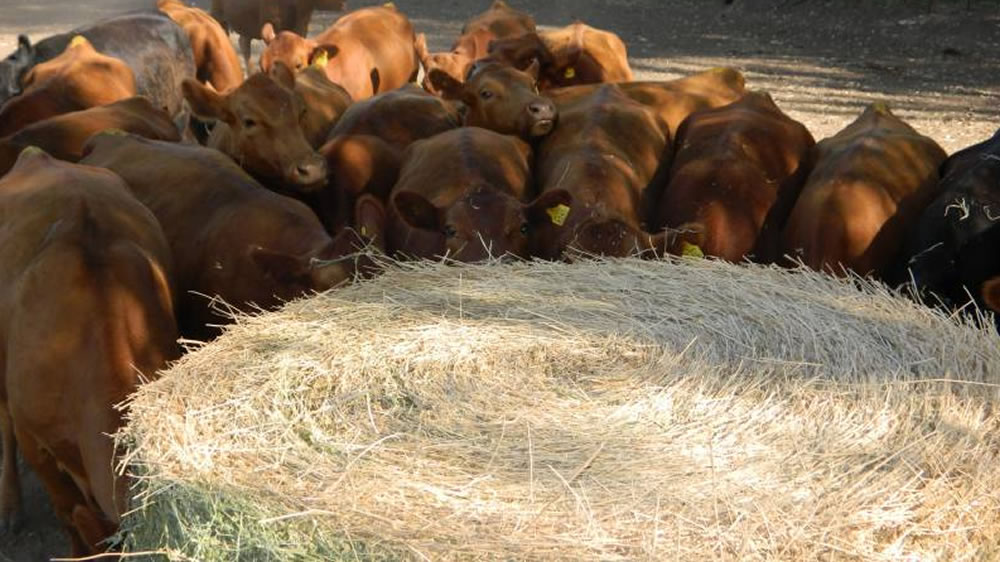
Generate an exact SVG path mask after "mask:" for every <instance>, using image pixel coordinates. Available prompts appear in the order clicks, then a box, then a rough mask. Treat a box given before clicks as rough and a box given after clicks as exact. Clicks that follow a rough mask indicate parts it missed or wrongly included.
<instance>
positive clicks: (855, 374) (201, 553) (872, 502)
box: [120, 259, 1000, 561]
mask: <svg viewBox="0 0 1000 562" xmlns="http://www.w3.org/2000/svg"><path fill="white" fill-rule="evenodd" d="M998 375H1000V339H998V338H997V336H996V335H995V334H993V333H992V331H990V330H988V329H982V328H978V327H976V326H973V325H970V324H962V323H961V322H960V321H957V320H954V319H949V318H947V317H946V316H944V315H942V314H941V313H939V312H936V311H933V310H930V309H928V308H924V307H921V306H918V305H916V304H914V303H911V302H909V301H906V300H903V299H901V298H898V297H896V296H894V295H892V294H890V293H889V292H888V291H886V290H885V289H883V288H881V287H879V286H877V285H871V284H868V283H867V282H864V281H861V280H857V279H854V280H846V281H845V280H838V279H834V278H831V277H828V276H826V275H822V274H818V273H813V272H808V271H792V272H790V271H785V270H779V269H774V268H764V267H756V266H736V265H730V264H726V263H720V262H715V261H708V260H691V259H683V260H681V261H680V262H668V261H639V260H606V261H586V262H582V263H576V264H561V263H530V264H527V263H517V264H504V265H500V264H493V265H481V266H444V265H440V264H426V263H424V264H410V265H398V266H395V267H393V268H391V269H390V271H389V272H388V273H387V274H385V275H383V276H381V277H379V278H377V279H375V280H372V281H370V282H366V283H362V284H358V285H355V286H352V287H349V288H346V289H343V290H340V291H336V292H331V293H327V294H323V295H319V296H316V297H313V298H309V299H304V300H300V301H297V302H293V303H290V304H288V305H287V306H285V307H284V309H283V310H280V311H278V312H274V313H269V314H263V315H260V316H256V317H247V318H241V319H239V322H238V323H237V324H236V325H235V326H233V327H232V328H231V329H230V330H229V331H228V332H227V333H226V334H225V335H224V336H223V337H221V338H219V339H218V340H217V341H215V342H214V343H212V344H210V345H207V346H205V347H204V348H202V349H200V350H199V351H196V352H193V353H190V354H189V355H187V356H186V357H184V358H183V359H181V360H180V361H179V362H178V363H177V364H176V365H175V366H174V367H173V368H172V369H171V370H170V371H168V372H167V373H165V375H164V376H163V378H162V379H160V380H158V381H156V382H154V383H151V384H148V385H145V386H144V387H143V388H142V389H141V390H140V391H139V392H138V394H137V395H136V396H135V397H134V399H133V401H132V403H131V412H130V423H129V425H128V426H127V428H126V429H125V430H124V431H123V434H122V435H121V436H120V437H121V438H122V439H123V440H124V443H125V444H126V445H127V446H128V449H129V452H128V455H127V456H126V459H125V463H124V464H125V465H126V468H127V469H128V470H129V471H130V472H132V473H133V474H134V475H135V477H136V490H135V492H136V495H135V502H136V509H135V511H134V512H133V513H131V514H130V515H129V516H128V517H127V518H126V521H125V525H124V527H125V529H126V530H127V531H128V535H127V548H128V550H129V551H133V552H135V551H160V552H163V553H165V554H166V555H167V556H168V557H169V558H171V559H176V560H189V559H196V560H220V561H221V560H226V561H231V560H255V561H256V560H331V559H340V558H350V559H394V560H398V559H415V560H450V559H478V558H486V559H507V560H511V559H517V560H531V559H545V560H550V559H572V560H580V559H601V560H616V559H627V560H635V559H643V558H645V559H657V560H692V559H704V558H712V559H736V558H739V559H767V560H802V559H811V560H814V559H829V558H842V557H861V558H866V559H886V560H890V559H891V560H900V559H904V558H907V557H916V558H914V559H921V560H924V559H957V558H962V559H968V558H973V559H982V558H992V557H995V556H997V555H1000V551H998V547H997V543H996V537H997V536H998V535H1000V472H998V471H997V463H996V460H997V459H996V457H997V452H998V451H1000V438H998V434H997V431H996V428H997V426H998V421H1000V417H998V414H997V412H996V411H995V409H994V407H993V405H994V401H995V399H996V397H997V388H998V387H997V383H998V382H1000V377H998ZM907 559H909V558H907Z"/></svg>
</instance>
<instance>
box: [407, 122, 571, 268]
mask: <svg viewBox="0 0 1000 562" xmlns="http://www.w3.org/2000/svg"><path fill="white" fill-rule="evenodd" d="M530 162H531V147H530V146H529V145H528V144H527V143H525V142H524V141H522V140H520V139H518V138H517V137H512V136H507V135H501V134H498V133H494V132H492V131H488V130H486V129H480V128H478V127H462V128H459V129H453V130H451V131H446V132H444V133H441V134H439V135H437V136H434V137H431V138H429V139H425V140H421V141H417V142H415V143H413V144H412V145H411V146H410V148H409V149H407V151H406V154H405V155H404V163H403V167H402V169H401V170H400V174H399V182H398V183H397V184H396V186H395V187H394V188H393V191H392V197H391V199H390V201H391V203H390V205H389V234H388V236H389V241H388V244H389V247H390V249H391V250H393V251H395V252H396V253H398V254H400V255H406V256H413V257H418V258H433V257H437V256H444V255H447V256H448V257H449V258H451V259H455V260H459V261H466V262H473V261H481V260H484V259H487V258H489V257H491V256H495V257H500V256H505V255H511V256H518V257H528V255H529V242H530V236H531V233H532V232H533V230H534V225H535V224H538V223H540V222H542V221H544V220H548V216H547V215H546V214H545V209H547V208H548V207H552V206H555V205H558V204H565V203H566V202H567V201H568V198H567V197H565V196H564V194H557V195H556V196H555V198H553V197H551V196H550V197H546V198H544V200H541V201H540V202H538V203H535V204H532V203H529V202H528V198H529V197H530V196H531V191H530V190H531V183H532V181H531V164H530Z"/></svg>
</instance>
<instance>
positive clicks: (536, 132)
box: [530, 119, 556, 137]
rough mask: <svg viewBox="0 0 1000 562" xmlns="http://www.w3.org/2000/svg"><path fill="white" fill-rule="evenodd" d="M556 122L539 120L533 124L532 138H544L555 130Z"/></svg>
mask: <svg viewBox="0 0 1000 562" xmlns="http://www.w3.org/2000/svg"><path fill="white" fill-rule="evenodd" d="M555 125H556V124H555V121H553V120H552V119H539V120H538V121H535V122H533V123H532V124H531V129H530V136H532V137H544V136H545V135H547V134H549V133H551V132H552V129H554V128H555Z"/></svg>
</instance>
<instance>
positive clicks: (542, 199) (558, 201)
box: [525, 189, 573, 226]
mask: <svg viewBox="0 0 1000 562" xmlns="http://www.w3.org/2000/svg"><path fill="white" fill-rule="evenodd" d="M572 210H573V196H572V195H570V193H569V192H568V191H566V190H565V189H553V190H552V191H546V192H545V193H542V194H541V195H539V196H538V198H537V199H535V200H534V201H532V202H531V203H529V204H528V206H527V208H526V209H525V215H527V217H528V220H530V221H531V222H533V223H536V224H537V223H546V222H548V223H552V224H554V225H556V226H562V225H563V224H565V223H566V218H567V217H569V214H570V213H571V212H572Z"/></svg>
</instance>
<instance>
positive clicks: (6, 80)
mask: <svg viewBox="0 0 1000 562" xmlns="http://www.w3.org/2000/svg"><path fill="white" fill-rule="evenodd" d="M34 62H35V50H34V48H33V47H32V46H31V41H30V40H29V39H28V37H27V36H25V35H19V36H18V37H17V50H16V51H14V52H13V53H11V54H10V56H8V57H7V58H6V59H4V60H3V61H0V104H2V103H3V102H5V101H7V100H8V99H10V98H12V97H14V96H16V95H18V94H20V93H21V76H23V75H24V73H25V72H27V70H28V69H29V68H31V67H32V65H33V64H34Z"/></svg>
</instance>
